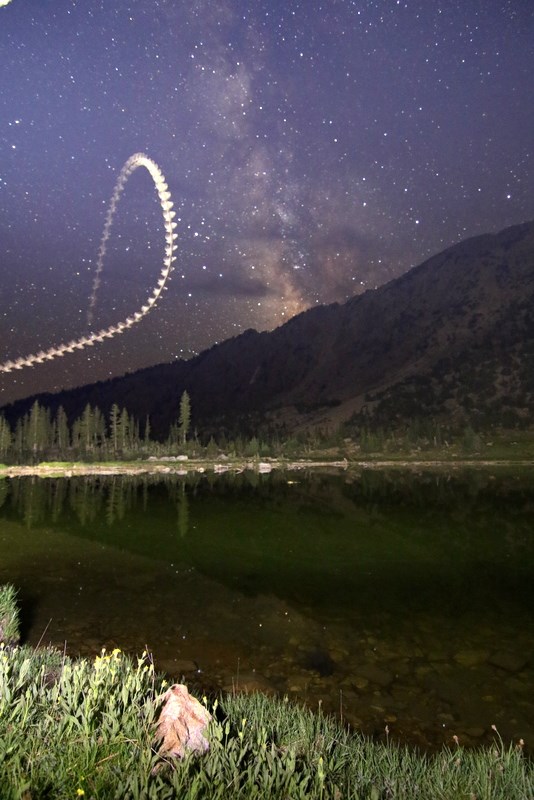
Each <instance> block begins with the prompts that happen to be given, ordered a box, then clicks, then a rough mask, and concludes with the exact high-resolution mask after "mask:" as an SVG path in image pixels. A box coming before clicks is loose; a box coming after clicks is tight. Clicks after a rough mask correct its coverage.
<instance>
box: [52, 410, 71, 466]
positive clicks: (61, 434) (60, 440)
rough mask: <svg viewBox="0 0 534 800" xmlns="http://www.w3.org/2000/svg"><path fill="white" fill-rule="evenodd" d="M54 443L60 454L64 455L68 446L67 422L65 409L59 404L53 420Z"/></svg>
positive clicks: (68, 432)
mask: <svg viewBox="0 0 534 800" xmlns="http://www.w3.org/2000/svg"><path fill="white" fill-rule="evenodd" d="M54 444H55V446H56V447H57V450H58V453H59V455H60V456H66V454H67V451H68V449H69V446H70V431H69V422H68V419H67V415H66V413H65V409H64V408H63V406H60V407H59V408H58V410H57V414H56V419H55V422H54Z"/></svg>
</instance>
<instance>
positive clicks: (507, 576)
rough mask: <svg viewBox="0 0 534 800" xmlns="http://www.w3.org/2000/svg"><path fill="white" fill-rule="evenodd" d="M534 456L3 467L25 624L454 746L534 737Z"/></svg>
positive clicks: (1, 508) (428, 743) (71, 641)
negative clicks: (97, 469)
mask: <svg viewBox="0 0 534 800" xmlns="http://www.w3.org/2000/svg"><path fill="white" fill-rule="evenodd" d="M532 477H533V475H532V473H528V472H525V473H522V474H510V473H505V472H496V471H490V470H480V471H473V472H465V473H464V472H462V473H454V474H452V475H448V474H445V473H443V472H439V473H438V472H425V473H422V474H415V473H409V472H394V473H393V472H392V473H378V472H363V473H361V474H357V473H354V474H353V473H343V474H341V473H340V474H320V473H313V474H302V473H271V474H270V475H261V476H260V475H257V474H255V473H243V474H241V475H238V476H218V477H214V476H212V477H209V476H207V475H199V476H195V477H193V478H185V477H177V476H168V477H167V476H166V477H165V478H163V479H162V477H161V476H157V477H156V476H143V477H137V478H131V477H125V476H123V477H113V478H103V477H81V478H71V479H63V478H58V479H39V478H21V479H12V480H2V481H0V581H1V582H6V581H9V582H11V583H14V584H15V585H16V586H18V587H20V600H21V604H22V608H23V629H24V630H23V633H24V637H25V640H26V641H28V642H29V643H31V644H37V643H38V642H40V641H42V642H43V643H48V642H51V643H53V644H55V645H58V646H61V647H63V646H64V644H65V642H66V647H67V651H68V652H69V653H71V654H74V655H75V654H78V653H81V654H83V655H91V654H95V653H97V652H99V651H100V648H101V646H103V645H105V646H106V647H108V648H110V647H115V646H118V647H120V648H121V649H122V650H125V651H127V652H131V653H134V654H135V653H140V652H141V651H142V650H143V649H144V647H145V646H148V647H149V648H150V649H151V650H152V652H153V653H154V657H155V660H156V666H157V667H159V668H160V669H163V670H165V671H167V672H169V673H170V674H171V675H173V676H175V677H179V678H180V677H182V676H183V677H184V678H185V680H186V681H187V682H188V684H189V685H190V686H191V687H193V688H195V689H202V690H208V691H209V690H212V689H219V688H222V687H225V688H230V689H231V688H233V687H235V688H240V689H248V690H253V689H260V690H263V691H272V692H277V693H279V694H282V695H288V696H290V697H293V698H295V699H296V700H298V701H301V702H305V703H307V704H309V705H310V706H312V707H316V706H317V704H318V703H319V702H321V704H322V706H323V708H326V709H327V710H329V711H333V712H335V713H337V714H341V715H342V716H343V719H344V720H345V721H347V722H349V723H351V724H352V725H353V726H355V727H357V728H359V729H361V730H363V731H365V732H366V733H369V734H371V735H374V736H376V737H381V736H384V735H385V729H386V726H387V728H388V729H389V736H390V737H391V736H393V737H396V738H397V739H399V740H402V741H405V742H409V743H414V744H418V745H421V746H423V747H434V746H436V745H441V744H442V743H443V742H447V743H450V742H451V740H452V736H453V735H457V736H459V737H460V740H461V741H462V742H463V743H464V744H466V745H469V744H475V743H478V742H484V741H487V740H488V739H489V738H491V737H492V736H493V734H492V731H491V726H492V724H495V725H496V726H497V728H498V730H499V732H500V734H501V735H502V736H503V738H505V739H506V740H517V739H518V738H519V737H523V738H524V739H525V740H526V743H527V746H528V745H530V747H532V743H533V741H534V626H533V624H532V611H533V609H534V580H533V578H534V558H533V556H534V484H533V482H532Z"/></svg>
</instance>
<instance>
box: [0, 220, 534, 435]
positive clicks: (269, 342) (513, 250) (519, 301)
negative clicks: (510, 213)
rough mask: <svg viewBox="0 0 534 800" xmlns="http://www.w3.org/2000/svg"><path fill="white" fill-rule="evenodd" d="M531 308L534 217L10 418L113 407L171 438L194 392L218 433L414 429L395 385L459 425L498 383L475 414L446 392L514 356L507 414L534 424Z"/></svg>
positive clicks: (197, 419) (205, 427)
mask: <svg viewBox="0 0 534 800" xmlns="http://www.w3.org/2000/svg"><path fill="white" fill-rule="evenodd" d="M533 308H534V222H526V223H522V224H520V225H515V226H513V227H511V228H506V229H504V230H503V231H500V232H499V233H496V234H483V235H480V236H476V237H473V238H470V239H466V240H464V241H463V242H460V243H459V244H455V245H452V246H451V247H448V248H447V249H446V250H444V251H442V252H441V253H438V254H437V255H434V256H432V257H431V258H429V259H427V260H426V261H424V262H423V263H422V264H420V265H418V266H416V267H414V268H412V269H411V270H409V271H408V272H407V273H405V274H404V275H402V276H400V277H398V278H396V279H394V280H392V281H390V282H389V283H387V284H384V285H383V286H380V287H378V288H377V289H373V290H369V291H367V292H365V293H364V294H361V295H356V296H355V297H353V298H351V299H349V300H348V301H347V302H345V303H343V304H339V303H332V304H330V305H325V306H316V307H313V308H311V309H308V310H307V311H304V312H302V313H301V314H299V315H297V316H296V317H293V318H292V319H290V320H288V321H287V322H286V323H284V325H282V326H280V327H279V328H276V329H275V330H273V331H270V332H257V331H255V330H252V329H249V330H247V331H244V332H243V333H241V334H239V335H238V336H235V337H233V338H231V339H227V340H225V341H224V342H221V343H220V344H216V345H213V346H212V347H211V348H209V349H207V350H205V351H203V352H202V353H200V354H199V355H198V356H195V357H194V358H193V359H190V360H189V361H179V362H175V363H171V364H160V365H156V366H153V367H147V368H144V369H142V370H138V371H137V372H134V373H131V374H129V375H125V376H122V377H118V378H113V379H111V380H109V381H105V382H99V383H97V384H92V385H88V386H85V387H79V388H77V389H71V390H68V391H64V392H60V393H57V394H53V395H51V394H47V395H37V396H34V397H32V398H26V400H23V401H17V402H16V403H14V404H12V405H11V406H6V407H5V408H4V413H5V414H6V416H7V417H8V418H10V417H12V418H13V417H15V416H18V415H20V413H24V409H27V408H28V407H29V406H30V405H31V403H32V402H33V401H34V399H36V398H38V399H39V401H40V402H41V403H42V404H43V405H47V406H49V407H51V408H52V409H56V408H57V407H58V406H59V405H60V404H61V405H63V406H64V408H65V410H66V411H67V414H68V415H69V416H70V417H73V416H76V415H79V414H80V413H81V411H82V410H83V407H84V406H85V405H86V404H87V403H89V404H91V405H98V406H99V407H100V408H101V410H102V411H104V413H108V412H109V408H110V407H111V404H112V403H114V402H116V403H117V404H118V405H119V406H121V407H125V408H127V409H128V411H129V412H130V413H132V414H134V415H135V416H136V417H137V418H138V419H143V418H144V417H145V416H146V415H149V416H150V419H151V425H152V430H153V431H154V433H155V434H156V435H157V436H159V437H164V436H165V435H166V430H168V426H169V424H170V423H171V422H173V421H175V419H176V416H177V413H178V405H179V398H180V396H181V393H182V392H183V391H184V390H187V391H188V393H189V394H190V396H191V401H192V408H193V424H194V425H197V426H198V427H199V430H200V431H209V432H212V433H215V434H216V433H217V431H218V430H221V429H226V428H229V429H235V428H240V427H242V428H243V429H246V428H248V429H254V428H255V427H257V426H258V425H263V426H265V425H268V426H270V427H271V429H272V428H276V427H280V426H285V428H286V429H289V430H292V429H297V428H299V427H303V426H304V427H306V426H323V427H332V426H335V425H338V424H340V423H343V422H346V421H347V420H348V419H349V418H350V417H351V416H353V415H356V416H355V417H354V419H355V420H356V422H357V423H358V424H360V425H361V424H364V422H367V423H369V422H372V421H373V419H375V421H377V422H378V421H380V423H381V424H389V423H391V424H393V423H396V424H403V423H405V422H406V421H407V420H406V419H405V418H404V417H406V414H407V413H408V412H406V413H404V417H403V414H402V413H400V410H401V409H399V408H397V409H395V387H397V390H396V391H397V395H398V396H399V397H406V393H407V392H408V388H407V387H408V386H411V388H410V390H409V392H408V394H412V395H413V394H414V392H415V395H417V391H416V390H415V389H414V386H415V387H416V388H417V386H418V385H419V388H420V391H421V398H423V397H425V398H426V400H425V401H424V402H423V400H422V399H421V403H420V404H419V405H420V408H419V411H418V412H417V406H418V404H417V398H416V399H415V402H413V403H412V404H411V406H412V408H411V410H410V411H409V416H413V414H414V413H415V412H417V413H420V414H421V416H424V415H425V413H427V412H428V413H432V414H433V415H434V416H435V417H438V418H440V417H443V418H444V419H447V418H450V419H451V420H456V421H458V422H461V421H465V420H466V419H468V418H470V416H472V411H473V408H476V407H477V404H478V405H480V406H481V407H482V406H485V405H487V402H486V401H487V397H484V394H486V395H487V393H488V391H489V390H491V385H484V386H482V385H481V386H480V387H479V390H478V394H477V392H475V394H474V395H473V397H472V398H471V400H469V402H468V403H467V406H468V407H467V408H466V407H464V406H465V403H464V402H463V401H462V400H461V396H462V395H461V391H460V390H461V387H456V389H455V391H456V394H455V392H452V395H451V397H445V396H444V397H443V398H442V401H439V397H440V396H441V395H440V392H441V393H442V394H443V392H442V386H443V385H445V384H450V382H451V380H452V378H451V376H452V375H454V374H455V370H457V369H459V365H461V363H470V362H471V361H472V360H473V354H475V353H478V354H479V361H480V363H482V362H483V361H484V359H485V360H486V361H488V359H489V361H491V363H492V366H491V367H490V366H488V367H487V369H486V372H487V373H488V380H487V381H486V384H487V383H488V382H489V381H490V377H491V375H490V373H491V372H492V371H493V373H494V374H495V375H500V374H501V373H502V371H503V369H506V368H507V360H508V361H510V359H511V363H512V367H513V372H514V376H515V378H516V379H517V380H516V383H518V384H519V389H518V391H519V392H520V393H522V395H524V396H522V397H521V398H520V399H521V402H520V403H519V404H518V402H519V401H518V400H515V401H514V403H515V405H514V403H512V405H511V406H510V408H512V407H513V408H515V412H514V413H515V416H516V421H517V422H518V423H522V424H524V422H525V420H526V419H527V418H530V415H531V411H532V408H533V401H532V396H533V395H532V393H533V390H534V387H531V386H530V382H529V369H530V367H529V366H528V365H530V358H531V355H532V354H534V346H533V345H534V316H533ZM512 356H513V358H512ZM475 360H476V359H475ZM489 361H488V363H489ZM444 364H448V367H447V369H448V372H447V371H444V370H445V367H444V366H443V365H444ZM440 365H441V366H440ZM533 366H534V364H533ZM527 367H528V368H527ZM525 370H526V377H525V376H524V375H523V372H525ZM460 372H461V370H460ZM460 379H461V376H460V377H458V379H457V380H460ZM440 381H441V385H440ZM414 382H415V383H414ZM525 385H526V387H527V388H526V389H525ZM423 387H424V390H423ZM430 394H432V397H430ZM471 394H473V392H471ZM451 398H452V400H454V402H450V401H451ZM455 398H456V399H455ZM497 399H498V398H497ZM510 402H511V401H510ZM508 405H510V404H508ZM387 409H389V412H388V413H389V417H390V419H389V421H388V419H387V417H388V413H386V411H387ZM496 413H497V411H496ZM490 416H491V415H490Z"/></svg>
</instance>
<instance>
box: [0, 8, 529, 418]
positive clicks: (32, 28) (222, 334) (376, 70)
mask: <svg viewBox="0 0 534 800" xmlns="http://www.w3.org/2000/svg"><path fill="white" fill-rule="evenodd" d="M0 63H1V65H2V67H1V70H0V362H3V361H6V360H8V359H15V358H18V357H20V356H25V355H27V354H29V353H35V352H37V351H39V350H41V349H47V348H48V347H51V346H53V345H57V344H60V343H62V342H65V341H69V340H71V339H73V338H76V337H78V336H83V335H85V334H86V333H87V332H88V330H89V327H88V322H87V310H88V305H89V297H90V295H91V287H92V281H93V277H94V271H95V268H96V263H97V252H98V246H99V242H100V237H101V234H102V229H103V226H104V222H105V215H106V210H107V207H108V204H109V200H110V198H111V195H112V193H113V189H114V186H115V182H116V180H117V176H118V174H119V172H120V170H121V167H122V165H123V164H124V162H125V161H126V160H127V159H128V158H129V157H130V156H131V155H132V154H133V153H136V152H144V153H146V154H147V155H148V156H149V157H150V158H152V159H154V160H155V161H156V162H157V164H158V165H159V166H160V168H161V169H162V171H163V173H164V174H165V176H166V179H167V182H168V185H169V189H170V191H171V193H172V199H173V201H174V204H175V210H176V221H177V223H178V227H177V229H176V232H177V233H178V240H177V244H178V250H177V262H176V269H175V271H174V272H173V274H172V280H171V282H170V284H169V290H168V292H166V294H165V296H164V298H163V300H162V302H161V303H160V304H159V305H158V306H157V307H156V309H155V310H154V311H153V312H152V313H151V314H150V315H148V316H147V317H146V318H144V319H143V320H142V322H140V323H139V324H138V325H136V326H134V327H133V328H132V329H131V330H128V331H127V332H126V333H124V334H123V335H122V336H119V337H116V338H114V339H112V340H110V341H106V342H105V343H103V344H100V345H97V346H95V347H92V348H89V349H87V350H83V351H80V352H76V353H74V354H68V355H66V356H65V357H63V358H61V359H57V360H55V361H52V362H49V363H46V364H42V365H37V366H35V367H32V368H27V369H24V370H20V371H16V372H11V373H7V374H2V375H0V405H1V404H4V403H7V402H9V401H11V400H13V399H15V398H17V397H23V396H27V395H29V394H32V393H34V392H37V391H54V390H56V389H59V388H62V387H66V386H74V385H79V384H82V383H88V382H93V381H95V380H102V379H106V378H108V377H111V376H115V375H120V374H123V373H125V372H127V371H131V370H134V369H138V368H140V367H143V366H149V365H151V364H155V363H161V362H168V361H172V360H174V359H176V358H189V357H191V356H192V355H194V354H195V353H197V352H200V351H201V350H203V349H205V348H207V347H210V346H211V345H213V344H214V343H216V342H218V341H222V340H223V339H226V338H229V337H231V336H234V335H236V334H238V333H240V332H242V331H243V330H245V329H246V328H251V327H252V328H256V329H257V330H268V329H272V328H274V327H276V326H278V325H280V324H282V323H283V322H284V321H285V320H287V319H289V318H290V317H291V316H293V315H295V314H297V313H299V312H301V311H303V310H305V309H307V308H309V307H311V306H314V305H316V304H321V303H330V302H333V301H339V302H343V301H344V300H346V299H347V298H349V297H351V296H353V295H354V294H357V293H361V292H363V291H366V290H367V289H371V288H374V287H375V286H378V285H381V284H383V283H385V282H387V281H389V280H391V279H392V278H394V277H397V276H399V275H401V274H402V273H404V272H405V271H406V270H408V269H410V268H411V267H413V266H415V265H417V264H418V263H420V262H422V261H423V260H424V259H426V258H427V257H429V256H430V255H433V254H434V253H436V252H439V251H440V250H443V249H444V248H445V247H447V246H449V245H452V244H454V243H456V242H458V241H460V240H462V239H465V238H467V237H469V236H473V235H476V234H479V233H487V232H495V231H498V230H501V229H502V228H505V227H507V226H509V225H512V224H515V223H519V222H524V221H526V220H529V219H533V218H534V168H533V167H534V164H533V161H534V80H533V79H532V75H533V74H534V4H533V3H532V0H254V2H251V0H10V2H6V0H1V2H0ZM164 239H165V234H164V227H163V221H162V216H161V210H160V207H159V203H158V199H157V194H156V192H155V190H154V185H153V183H152V181H151V178H150V176H149V175H148V173H147V172H146V171H145V170H143V169H139V170H137V171H136V172H135V173H134V174H133V175H132V176H131V177H130V179H129V181H128V183H127V185H126V187H125V190H124V192H123V195H122V197H121V201H120V204H119V206H118V209H117V213H116V216H115V221H114V224H113V228H112V234H111V237H110V240H109V244H108V248H107V253H106V260H105V263H104V268H103V272H102V284H101V286H100V288H99V293H98V297H97V303H96V308H95V320H94V322H93V324H92V328H94V329H100V328H102V327H104V326H106V325H111V324H113V323H116V322H118V321H120V320H123V319H124V318H125V317H126V316H128V315H129V314H131V313H132V312H134V311H136V310H137V309H138V308H139V307H140V306H141V305H142V304H143V302H145V300H146V298H147V296H148V295H150V293H151V291H152V287H153V286H154V284H155V283H156V281H157V279H158V277H159V271H160V269H161V267H162V262H163V256H164V246H165V242H164ZM377 324H380V321H379V320H377Z"/></svg>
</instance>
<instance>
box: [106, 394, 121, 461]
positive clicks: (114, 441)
mask: <svg viewBox="0 0 534 800" xmlns="http://www.w3.org/2000/svg"><path fill="white" fill-rule="evenodd" d="M120 413H121V412H120V409H119V407H118V405H117V403H113V405H112V406H111V411H110V414H109V437H110V440H111V449H112V452H113V455H117V452H118V450H119V419H120Z"/></svg>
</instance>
